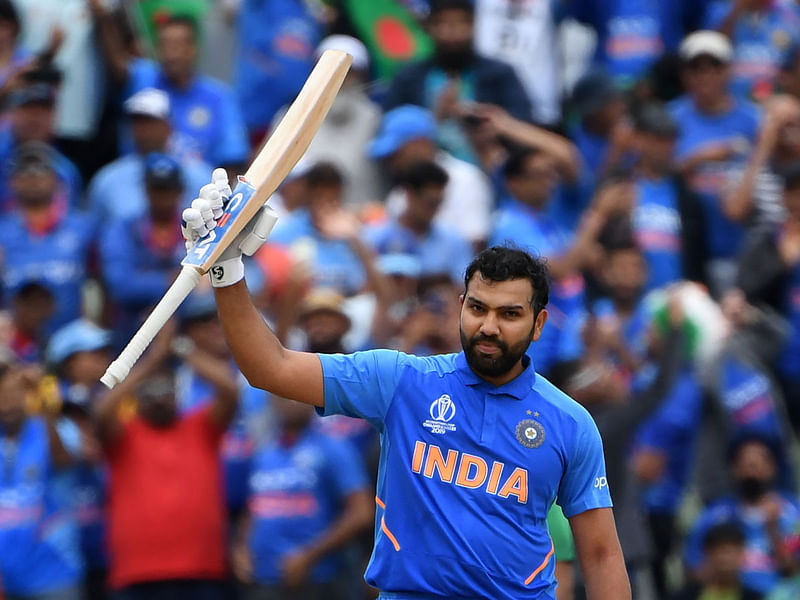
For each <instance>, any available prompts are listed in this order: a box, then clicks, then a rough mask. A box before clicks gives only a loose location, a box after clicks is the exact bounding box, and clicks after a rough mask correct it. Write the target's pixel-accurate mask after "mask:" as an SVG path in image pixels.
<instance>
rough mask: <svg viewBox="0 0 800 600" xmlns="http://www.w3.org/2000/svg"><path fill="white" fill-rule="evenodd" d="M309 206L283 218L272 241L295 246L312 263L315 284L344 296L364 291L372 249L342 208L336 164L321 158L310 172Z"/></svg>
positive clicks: (297, 257)
mask: <svg viewBox="0 0 800 600" xmlns="http://www.w3.org/2000/svg"><path fill="white" fill-rule="evenodd" d="M305 180H306V184H307V185H308V197H309V198H310V204H309V206H308V208H299V209H297V210H295V211H294V212H293V213H291V215H290V216H288V217H287V218H286V219H284V220H283V221H279V222H278V225H277V226H276V227H275V231H274V233H273V234H272V235H271V236H270V240H271V241H272V242H274V243H276V244H278V245H281V246H285V247H287V248H289V250H290V252H291V253H292V254H293V255H294V256H295V260H297V261H300V262H302V263H304V264H306V265H307V267H308V268H310V271H311V275H312V280H313V285H315V286H319V287H326V288H332V289H335V290H337V291H339V293H341V294H342V295H344V296H353V295H355V294H358V293H359V292H361V291H363V290H364V287H365V285H366V284H367V279H368V275H369V271H368V270H366V269H365V267H364V259H365V258H366V259H367V260H368V261H371V260H372V259H371V252H369V250H368V249H367V248H366V247H365V245H364V244H363V242H361V240H360V238H359V237H358V236H359V235H360V224H359V223H358V220H357V219H356V218H355V216H354V215H352V214H350V213H349V212H347V211H346V210H345V209H344V208H343V207H342V193H343V191H344V180H343V178H342V174H341V172H340V171H339V170H338V169H337V168H336V167H335V166H334V165H332V164H330V163H324V162H323V163H318V164H316V165H314V167H312V168H311V169H310V170H309V172H308V173H307V174H306V176H305Z"/></svg>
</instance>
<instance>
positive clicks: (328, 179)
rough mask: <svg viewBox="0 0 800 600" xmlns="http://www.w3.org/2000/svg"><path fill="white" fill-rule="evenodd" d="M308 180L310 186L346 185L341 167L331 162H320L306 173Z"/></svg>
mask: <svg viewBox="0 0 800 600" xmlns="http://www.w3.org/2000/svg"><path fill="white" fill-rule="evenodd" d="M306 181H307V182H308V187H312V188H313V187H325V186H331V187H333V186H336V187H342V186H343V185H344V176H343V175H342V172H341V171H340V170H339V167H337V166H336V165H334V164H333V163H330V162H325V161H322V162H318V163H317V164H315V165H314V166H313V167H311V168H310V169H309V170H308V173H306Z"/></svg>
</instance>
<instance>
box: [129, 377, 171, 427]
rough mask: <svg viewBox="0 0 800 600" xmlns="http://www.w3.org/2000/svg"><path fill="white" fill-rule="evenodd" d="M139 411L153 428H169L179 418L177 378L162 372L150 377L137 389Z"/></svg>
mask: <svg viewBox="0 0 800 600" xmlns="http://www.w3.org/2000/svg"><path fill="white" fill-rule="evenodd" d="M136 400H137V409H138V412H139V414H140V415H141V416H142V418H143V419H144V420H146V421H147V422H148V423H150V424H151V425H152V426H153V427H159V428H164V427H169V426H170V425H172V424H173V423H174V422H175V419H176V418H177V416H178V405H177V402H176V401H175V377H174V375H172V374H171V373H168V372H161V373H157V374H155V375H153V376H151V377H148V378H147V379H146V380H144V381H143V382H142V383H140V384H139V386H138V387H137V388H136Z"/></svg>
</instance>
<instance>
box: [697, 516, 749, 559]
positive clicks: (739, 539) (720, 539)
mask: <svg viewBox="0 0 800 600" xmlns="http://www.w3.org/2000/svg"><path fill="white" fill-rule="evenodd" d="M744 543H745V537H744V532H743V531H742V527H741V525H739V523H737V522H736V521H724V522H722V523H719V524H717V525H714V526H713V527H712V528H711V529H709V530H708V531H707V532H706V534H705V536H703V550H704V551H705V552H708V551H709V550H713V549H714V548H719V547H720V546H725V545H727V544H732V545H735V546H744Z"/></svg>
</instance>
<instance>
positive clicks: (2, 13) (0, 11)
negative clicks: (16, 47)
mask: <svg viewBox="0 0 800 600" xmlns="http://www.w3.org/2000/svg"><path fill="white" fill-rule="evenodd" d="M0 21H8V22H10V23H11V24H12V25H13V26H14V29H15V32H16V33H15V35H19V32H20V30H21V25H20V20H19V13H18V12H17V9H16V8H15V7H14V3H13V2H11V0H0Z"/></svg>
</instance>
